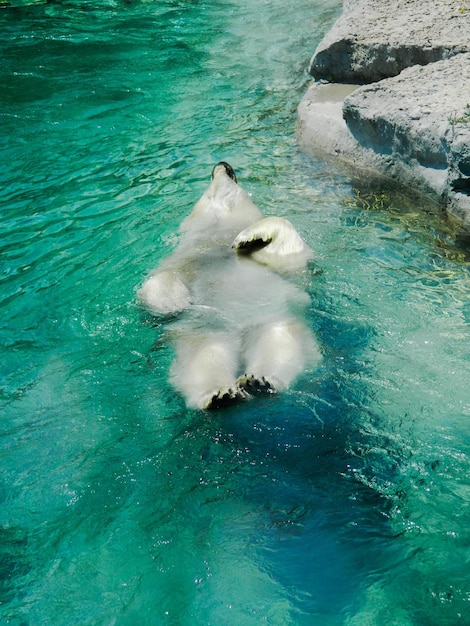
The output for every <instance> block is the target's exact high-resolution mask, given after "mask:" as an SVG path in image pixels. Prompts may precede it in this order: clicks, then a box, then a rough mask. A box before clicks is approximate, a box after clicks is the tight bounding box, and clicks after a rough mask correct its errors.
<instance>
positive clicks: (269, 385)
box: [237, 374, 277, 393]
mask: <svg viewBox="0 0 470 626" xmlns="http://www.w3.org/2000/svg"><path fill="white" fill-rule="evenodd" d="M237 385H238V386H239V387H241V388H242V389H245V391H247V392H249V393H257V392H258V393H276V391H277V390H276V387H275V385H274V383H273V382H271V381H269V380H268V379H267V378H266V377H265V376H259V377H258V376H254V375H253V374H243V376H240V377H239V379H238V380H237Z"/></svg>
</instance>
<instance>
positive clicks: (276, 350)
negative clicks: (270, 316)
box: [237, 319, 321, 393]
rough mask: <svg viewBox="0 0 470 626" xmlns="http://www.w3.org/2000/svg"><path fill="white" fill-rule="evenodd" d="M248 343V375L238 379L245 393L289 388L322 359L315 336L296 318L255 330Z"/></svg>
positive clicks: (248, 338)
mask: <svg viewBox="0 0 470 626" xmlns="http://www.w3.org/2000/svg"><path fill="white" fill-rule="evenodd" d="M246 341H247V347H246V350H245V358H246V373H245V374H244V375H243V376H240V377H239V378H238V380H237V384H238V385H239V386H240V387H242V388H243V389H245V390H246V391H251V392H254V391H266V392H268V393H274V392H276V391H281V390H283V389H286V388H287V387H288V386H289V385H290V383H291V382H292V381H293V380H294V378H296V376H298V375H299V374H300V373H301V371H302V370H303V369H304V367H305V366H306V365H307V364H309V365H310V364H313V363H314V362H318V361H319V360H320V358H321V355H320V351H319V349H318V345H317V343H316V341H315V339H314V337H313V335H312V333H311V332H310V331H309V330H308V328H307V327H306V326H304V324H302V323H301V322H299V321H298V320H294V319H288V320H280V321H277V322H272V323H270V324H266V325H264V326H261V327H260V328H259V327H258V328H256V329H253V330H252V331H250V333H249V334H248V336H247V337H246Z"/></svg>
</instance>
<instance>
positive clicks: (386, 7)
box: [309, 0, 470, 83]
mask: <svg viewBox="0 0 470 626" xmlns="http://www.w3.org/2000/svg"><path fill="white" fill-rule="evenodd" d="M465 4H467V7H466V8H465ZM343 5H344V6H343V14H342V16H341V17H340V18H339V20H338V21H337V22H336V24H335V25H334V26H333V28H332V30H331V31H330V32H329V33H328V34H327V36H326V37H325V38H324V39H323V41H322V42H321V43H320V45H319V46H318V48H317V50H316V51H315V54H314V56H313V58H312V60H311V63H310V69H309V71H310V73H311V74H312V76H314V77H315V78H316V79H325V80H328V81H330V82H349V83H371V82H374V81H377V80H381V79H382V78H387V77H388V76H396V75H397V74H399V73H400V72H401V71H402V70H403V69H404V68H405V67H410V66H411V65H426V64H427V63H433V62H435V61H440V60H442V59H447V58H449V57H451V56H453V55H454V54H458V53H459V52H470V6H469V5H468V3H465V2H462V0H433V1H432V2H423V1H422V0H419V1H418V0H392V1H390V2H387V1H384V0H345V2H344V3H343Z"/></svg>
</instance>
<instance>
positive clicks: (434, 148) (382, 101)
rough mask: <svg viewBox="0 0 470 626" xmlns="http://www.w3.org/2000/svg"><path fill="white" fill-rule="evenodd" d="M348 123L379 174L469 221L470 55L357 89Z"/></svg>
mask: <svg viewBox="0 0 470 626" xmlns="http://www.w3.org/2000/svg"><path fill="white" fill-rule="evenodd" d="M462 94H465V95H464V97H462ZM343 118H344V120H345V123H346V125H347V127H348V129H349V131H350V132H351V134H352V135H353V137H354V139H355V140H356V141H357V142H358V143H359V144H360V145H361V146H362V148H363V149H366V150H368V151H370V152H371V153H372V154H371V155H370V156H369V159H370V161H371V163H374V161H375V165H374V167H375V169H379V170H380V171H381V172H382V173H384V174H386V175H388V176H391V177H393V178H396V179H398V180H401V181H402V182H404V183H406V184H407V185H411V186H413V187H419V188H420V189H421V190H422V191H424V192H425V193H427V194H429V195H431V196H432V197H434V198H435V199H436V200H438V201H439V202H441V203H444V204H446V203H448V202H449V203H450V204H451V205H452V206H450V207H449V208H451V209H452V212H453V213H455V214H458V215H459V217H460V218H462V219H464V221H465V218H466V213H467V211H468V218H470V54H459V55H457V56H455V57H453V58H452V59H449V60H447V61H438V62H437V63H431V64H429V65H426V66H421V65H415V66H413V67H410V68H408V69H406V70H403V72H401V74H399V75H398V76H396V77H394V78H390V79H387V80H383V81H380V82H378V83H373V84H371V85H367V86H364V87H361V88H359V89H358V90H356V91H355V92H353V93H352V94H350V95H349V96H347V97H346V99H345V101H344V105H343ZM459 207H461V208H459ZM465 209H466V210H465ZM469 223H470V222H469Z"/></svg>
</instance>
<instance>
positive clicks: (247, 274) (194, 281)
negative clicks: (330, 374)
mask: <svg viewBox="0 0 470 626" xmlns="http://www.w3.org/2000/svg"><path fill="white" fill-rule="evenodd" d="M180 233H181V238H180V242H179V245H178V247H177V248H176V250H175V251H174V252H173V253H172V254H171V255H170V256H169V257H168V258H167V259H166V260H164V261H163V262H162V263H161V265H160V267H158V268H157V269H156V270H155V271H154V272H153V273H152V274H151V275H150V276H149V278H147V280H146V281H145V282H144V284H143V286H142V288H141V289H140V290H139V291H138V298H139V300H140V302H141V303H142V304H143V305H144V306H145V307H146V308H147V309H148V310H149V311H150V312H151V313H153V314H156V315H168V314H172V317H173V314H175V313H179V312H183V311H184V314H183V315H182V316H181V318H180V319H179V320H178V321H177V322H174V321H172V322H171V331H172V336H173V339H174V342H175V353H176V358H175V360H174V363H173V365H172V373H171V379H172V383H173V385H174V387H175V388H176V389H178V390H179V391H180V392H181V393H182V394H183V395H184V396H185V398H186V401H187V404H188V405H189V406H190V407H194V408H202V409H214V408H219V407H221V406H225V405H226V404H229V403H231V402H234V401H236V400H239V399H244V398H249V397H250V396H251V394H252V393H254V392H256V391H268V392H271V393H273V392H276V391H278V390H282V389H285V388H286V387H288V385H289V384H290V383H291V382H292V381H293V380H294V378H295V377H296V376H297V375H298V374H299V373H300V372H301V371H302V370H303V369H304V368H305V367H307V366H313V365H315V364H316V363H317V362H318V361H319V360H320V358H321V355H320V351H319V349H318V345H317V343H316V341H315V338H314V336H313V334H312V332H311V331H310V330H309V329H308V328H307V326H306V325H305V323H304V322H303V319H302V318H303V315H304V311H305V309H306V308H307V307H308V305H309V297H308V296H307V294H306V293H305V292H304V291H303V290H301V289H299V287H298V286H296V285H295V284H292V283H290V282H288V281H287V280H286V279H285V278H284V276H283V275H282V274H281V272H282V273H285V272H289V273H291V274H293V273H295V272H299V271H301V270H303V269H304V268H305V267H306V265H307V262H308V261H309V260H310V259H311V258H312V251H311V250H310V248H309V247H308V246H307V245H306V244H305V242H304V241H303V240H302V239H301V237H300V236H299V234H298V233H297V231H296V230H295V229H294V227H293V226H292V224H291V223H290V222H288V221H287V220H286V219H283V218H280V217H263V216H262V214H261V212H260V210H259V209H258V208H257V207H256V206H255V205H254V204H253V202H252V200H251V198H250V196H249V195H248V194H247V193H246V192H245V191H244V190H243V189H242V188H241V187H240V186H239V185H238V184H237V179H236V176H235V173H234V171H233V169H232V168H231V167H230V165H228V164H227V163H225V162H221V163H219V164H217V165H216V166H215V167H214V169H213V172H212V180H211V183H210V185H209V187H208V189H207V190H206V191H205V193H204V194H203V195H202V197H201V199H200V200H199V201H198V202H197V203H196V205H195V206H194V208H193V210H192V212H191V214H190V215H189V216H188V217H187V218H186V219H185V220H184V221H183V223H182V224H181V227H180ZM234 251H235V252H236V253H235V252H234Z"/></svg>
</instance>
